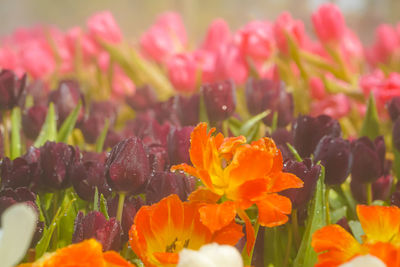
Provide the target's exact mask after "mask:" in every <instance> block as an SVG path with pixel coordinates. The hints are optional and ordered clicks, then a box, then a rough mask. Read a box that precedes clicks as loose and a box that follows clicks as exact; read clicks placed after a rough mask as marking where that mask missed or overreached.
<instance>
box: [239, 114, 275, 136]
mask: <svg viewBox="0 0 400 267" xmlns="http://www.w3.org/2000/svg"><path fill="white" fill-rule="evenodd" d="M269 113H270V111H269V110H266V111H263V112H261V113H260V114H257V115H255V116H253V117H251V118H250V119H248V120H247V121H246V122H245V123H244V124H243V125H242V126H241V127H240V131H239V133H240V134H239V135H244V136H247V135H249V133H250V131H251V129H252V128H253V127H254V126H256V125H257V124H259V123H260V121H261V120H262V119H264V118H265V117H267V116H268V114H269Z"/></svg>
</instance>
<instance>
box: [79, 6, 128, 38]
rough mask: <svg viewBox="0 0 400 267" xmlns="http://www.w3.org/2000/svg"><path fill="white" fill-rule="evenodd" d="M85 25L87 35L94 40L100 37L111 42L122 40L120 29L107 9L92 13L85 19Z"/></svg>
mask: <svg viewBox="0 0 400 267" xmlns="http://www.w3.org/2000/svg"><path fill="white" fill-rule="evenodd" d="M87 26H88V30H89V35H90V36H91V37H92V39H94V40H96V39H100V40H102V41H105V42H110V43H113V44H117V43H120V42H121V41H122V33H121V30H120V28H119V26H118V24H117V22H116V21H115V19H114V17H113V15H112V14H111V12H109V11H103V12H98V13H96V14H94V15H92V16H91V17H90V18H89V19H88V21H87Z"/></svg>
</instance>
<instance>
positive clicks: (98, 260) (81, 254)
mask: <svg viewBox="0 0 400 267" xmlns="http://www.w3.org/2000/svg"><path fill="white" fill-rule="evenodd" d="M69 266H75V267H134V266H135V265H133V264H132V263H130V262H128V261H126V260H125V259H124V258H122V257H121V256H120V255H119V254H118V253H117V252H115V251H107V252H104V253H103V251H102V246H101V244H100V243H99V242H97V241H96V240H95V239H89V240H85V241H83V242H80V243H77V244H73V245H70V246H67V247H65V248H62V249H59V250H57V251H56V252H53V253H50V254H45V255H44V256H43V257H42V258H40V259H39V260H37V261H36V262H33V263H25V264H21V265H19V266H18V267H69Z"/></svg>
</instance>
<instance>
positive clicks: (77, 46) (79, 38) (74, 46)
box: [65, 27, 99, 61]
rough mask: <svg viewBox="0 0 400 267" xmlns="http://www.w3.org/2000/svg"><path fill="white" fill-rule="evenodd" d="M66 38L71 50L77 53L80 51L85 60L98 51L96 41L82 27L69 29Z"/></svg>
mask: <svg viewBox="0 0 400 267" xmlns="http://www.w3.org/2000/svg"><path fill="white" fill-rule="evenodd" d="M65 38H66V43H67V46H68V49H69V50H70V52H71V53H72V54H76V53H77V52H78V51H79V52H80V53H82V57H83V59H84V60H85V61H88V60H89V58H91V57H93V56H95V55H96V54H97V53H98V50H99V48H98V45H97V44H96V42H95V41H94V40H93V39H91V38H90V37H89V35H87V34H85V33H84V32H83V30H82V29H81V28H80V27H73V28H71V29H69V30H68V31H67V32H66V34H65Z"/></svg>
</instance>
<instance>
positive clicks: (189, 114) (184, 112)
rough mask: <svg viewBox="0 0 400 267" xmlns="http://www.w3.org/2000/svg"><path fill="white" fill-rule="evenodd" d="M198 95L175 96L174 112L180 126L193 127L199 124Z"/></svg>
mask: <svg viewBox="0 0 400 267" xmlns="http://www.w3.org/2000/svg"><path fill="white" fill-rule="evenodd" d="M199 105H200V94H198V93H195V94H192V95H191V96H183V95H176V96H175V110H176V113H177V116H178V119H179V121H180V124H181V125H182V126H189V125H190V126H195V125H197V123H198V122H199Z"/></svg>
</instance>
